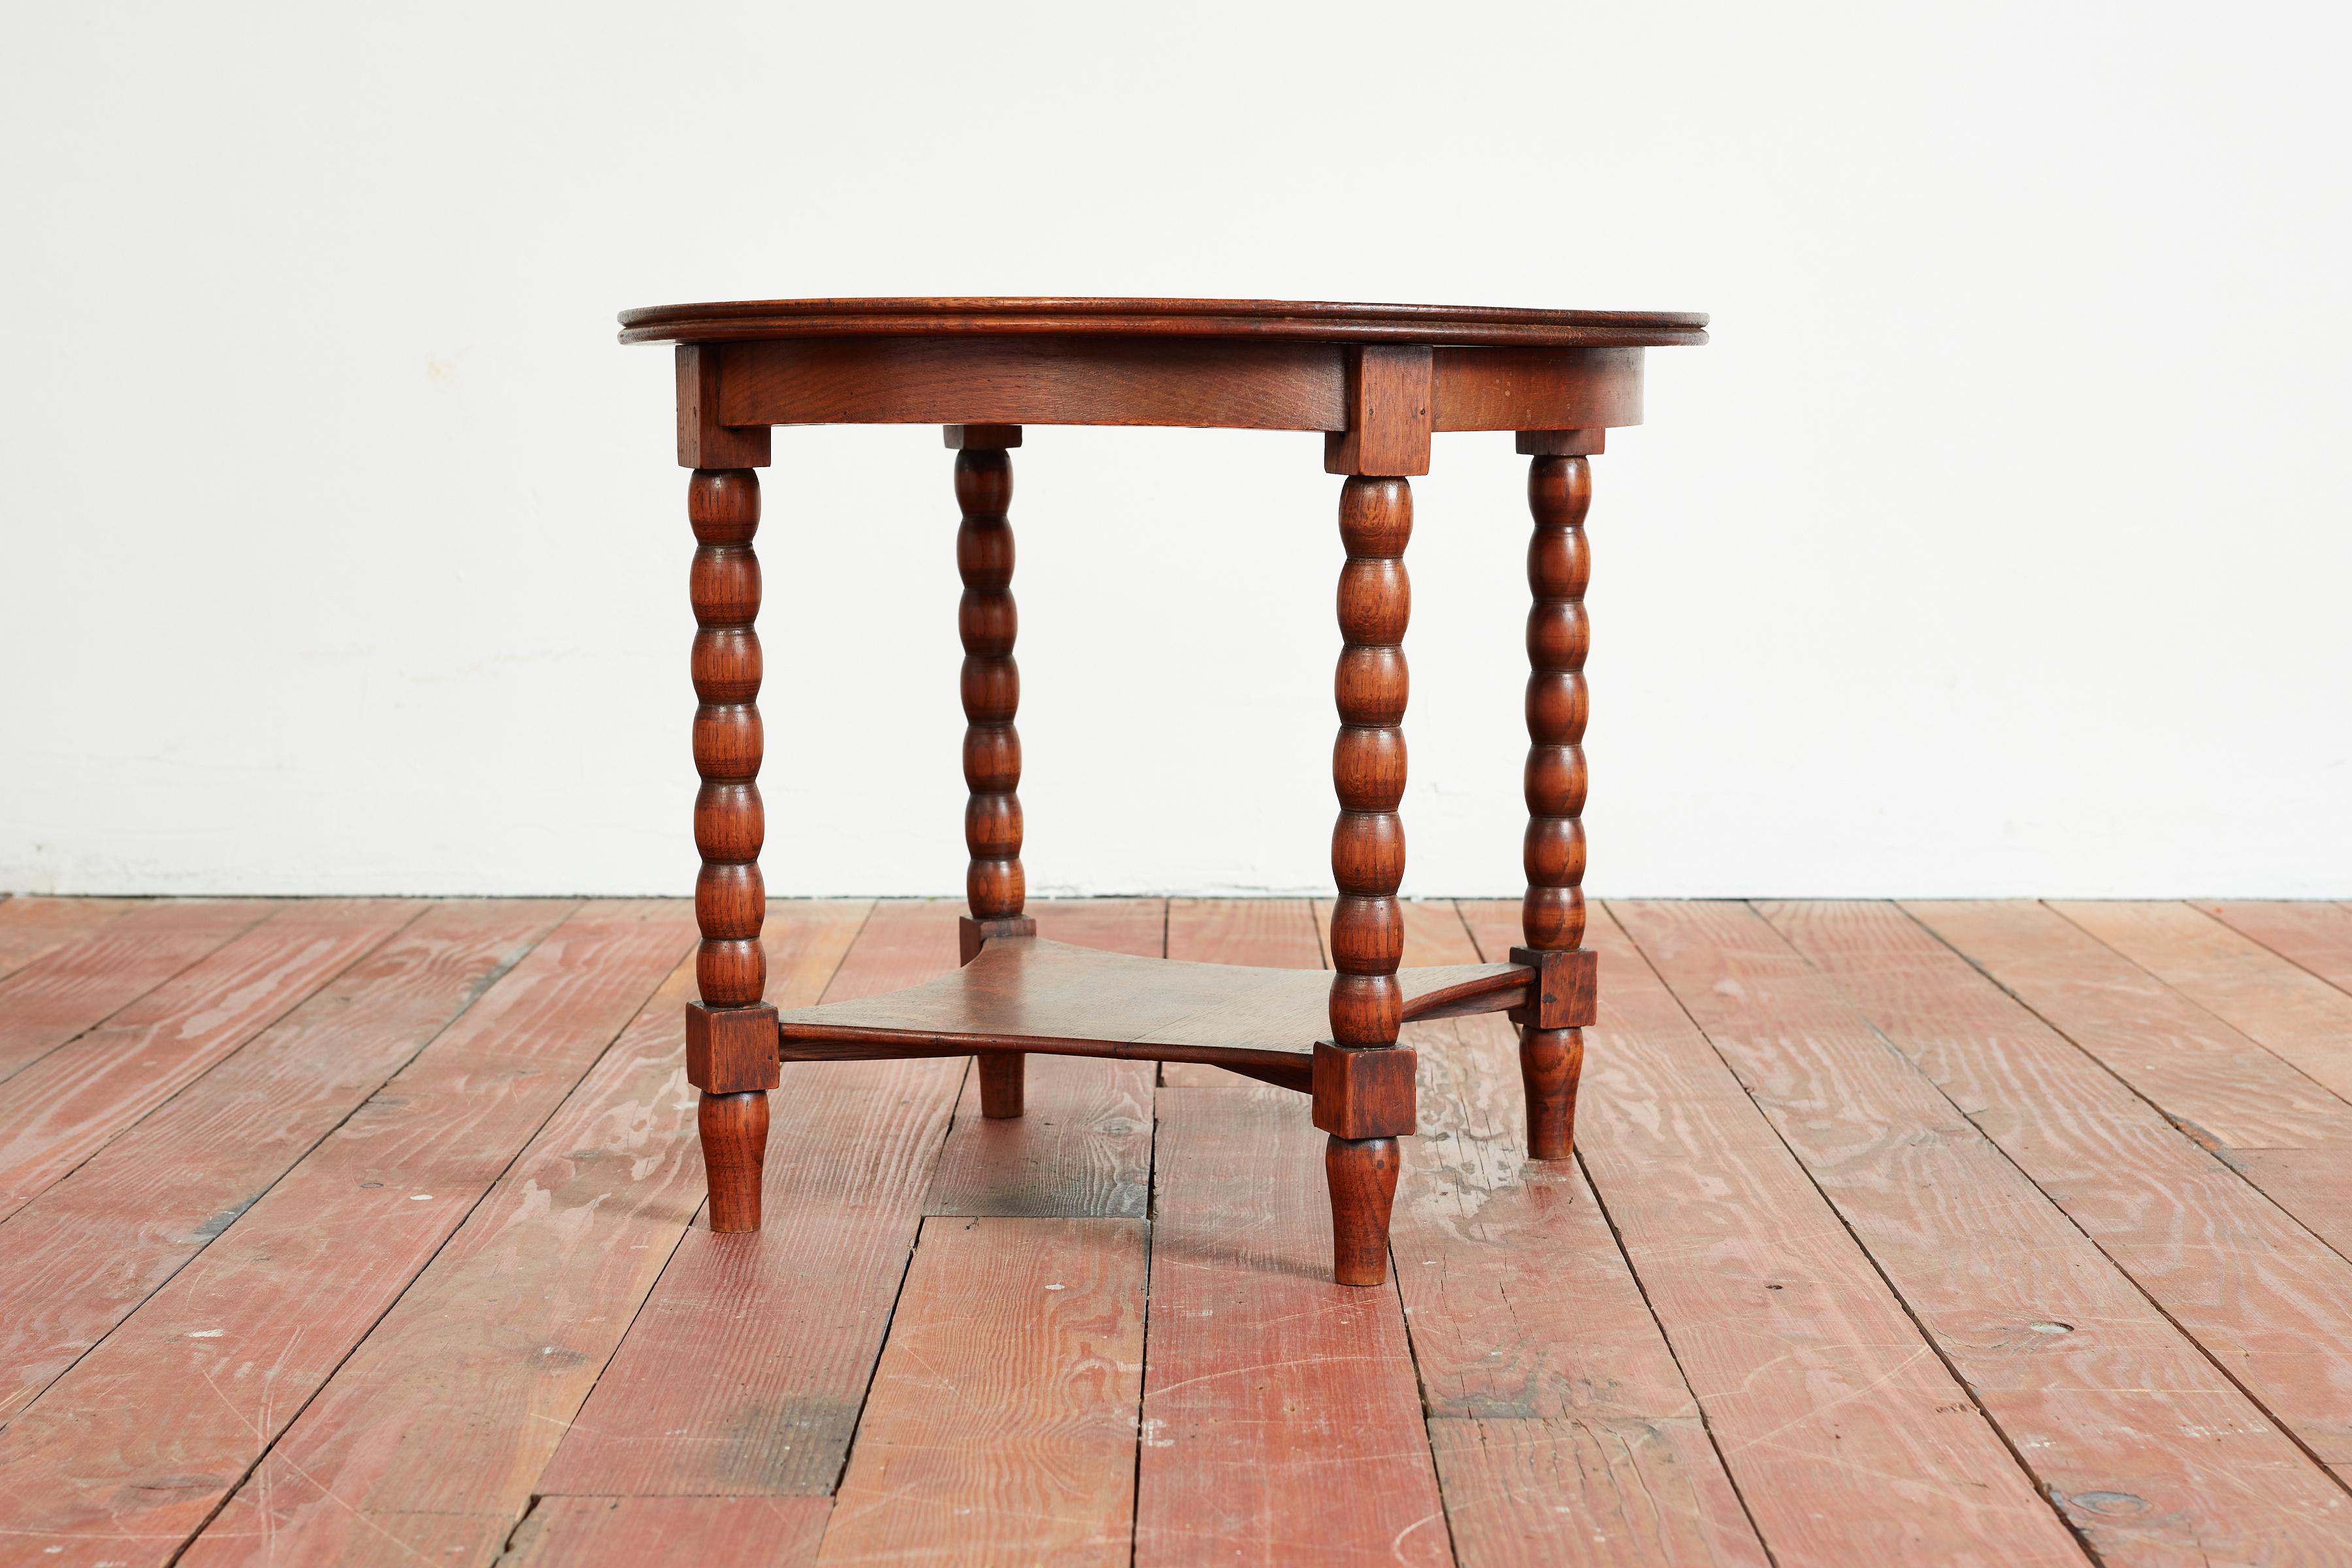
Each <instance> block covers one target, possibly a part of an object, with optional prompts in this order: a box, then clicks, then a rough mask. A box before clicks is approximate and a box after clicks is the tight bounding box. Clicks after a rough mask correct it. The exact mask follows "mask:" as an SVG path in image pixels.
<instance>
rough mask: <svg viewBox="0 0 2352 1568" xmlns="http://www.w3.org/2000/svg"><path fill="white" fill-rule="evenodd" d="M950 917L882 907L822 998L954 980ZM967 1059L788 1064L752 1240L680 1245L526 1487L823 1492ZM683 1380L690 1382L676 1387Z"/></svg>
mask: <svg viewBox="0 0 2352 1568" xmlns="http://www.w3.org/2000/svg"><path fill="white" fill-rule="evenodd" d="M960 913H961V900H958V901H956V902H949V901H947V900H926V901H922V902H884V903H879V904H877V905H876V906H875V907H874V910H873V913H872V914H871V915H870V916H869V917H868V918H867V920H866V924H865V926H864V927H863V929H862V930H861V931H859V933H858V936H857V940H856V943H855V945H854V946H853V947H852V948H851V950H850V952H849V955H848V957H847V958H846V959H845V960H844V962H843V963H842V966H841V968H840V969H839V970H838V971H837V972H836V973H835V975H834V977H833V980H832V983H831V984H830V985H829V986H828V987H827V989H826V991H825V996H826V997H827V999H829V1000H841V999H845V998H847V997H852V996H860V995H872V994H875V993H877V992H881V991H888V990H893V989H896V988H897V987H898V986H901V985H909V984H915V983H916V982H918V981H920V980H923V979H925V978H927V977H929V976H930V975H934V974H940V973H946V972H947V971H949V970H950V969H952V968H954V967H955V963H956V927H955V922H956V919H957V916H958V915H959V914H960ZM969 1065H970V1064H969V1060H968V1058H961V1057H958V1058H932V1059H929V1060H919V1061H898V1062H793V1063H789V1064H787V1065H786V1068H785V1072H784V1079H783V1084H782V1088H781V1089H778V1091H777V1092H776V1094H775V1095H774V1096H773V1100H774V1104H775V1110H774V1121H773V1123H772V1130H771V1131H770V1134H769V1144H768V1148H769V1157H768V1170H767V1191H766V1195H765V1199H764V1208H765V1214H766V1217H765V1221H764V1224H763V1226H762V1228H761V1229H760V1230H758V1231H756V1232H752V1233H750V1234H746V1235H732V1236H719V1235H713V1234H712V1233H711V1232H709V1231H708V1230H705V1229H703V1228H702V1227H701V1226H696V1227H695V1228H694V1229H693V1230H691V1231H689V1232H688V1233H687V1235H686V1237H684V1238H683V1240H682V1241H681V1243H680V1245H679V1246H678V1248H677V1252H676V1253H675V1254H674V1255H673V1256H672V1257H671V1258H670V1261H669V1266H668V1267H667V1268H666V1269H665V1270H664V1271H663V1273H662V1277H661V1279H660V1281H659V1283H657V1284H656V1286H655V1287H654V1289H653V1291H652V1293H651V1294H650V1295H649V1296H648V1297H647V1299H646V1303H645V1306H644V1309H643V1310H641V1311H640V1312H639V1313H638V1315H637V1318H636V1321H635V1323H634V1324H633V1325H631V1327H630V1331H629V1334H628V1337H627V1339H626V1340H625V1341H624V1342H623V1343H622V1345H621V1348H620V1350H619V1352H617V1353H616V1354H615V1355H614V1358H613V1361H612V1364H611V1365H610V1366H609V1367H608V1368H607V1369H606V1370H605V1373H604V1376H603V1378H602V1379H601V1380H599V1382H598V1384H597V1385H596V1390H595V1392H594V1393H593V1394H592V1395H591V1396H590V1397H589V1399H588V1402H587V1404H586V1405H585V1406H584V1407H583V1409H582V1411H581V1413H580V1415H579V1417H578V1419H577V1420H576V1421H575V1422H574V1424H573V1426H572V1429H571V1430H570V1431H569V1432H567V1433H566V1434H565V1435H564V1439H563V1442H562V1446H561V1447H559V1448H558V1449H557V1450H556V1454H555V1457H554V1458H553V1460H552V1461H551V1463H550V1464H549V1466H548V1468H547V1473H546V1475H545V1477H544V1478H543V1479H541V1483H540V1489H541V1491H542V1492H544V1493H547V1494H549V1495H553V1496H563V1495H572V1496H580V1495H586V1496H614V1495H624V1496H672V1497H686V1496H698V1495H710V1496H726V1497H762V1496H786V1495H794V1494H798V1495H805V1496H814V1495H817V1494H820V1493H824V1492H826V1491H828V1490H830V1489H831V1488H832V1487H833V1485H834V1483H835V1480H837V1479H839V1477H840V1475H841V1468H842V1462H843V1458H844V1457H845V1455H846V1454H847V1452H848V1449H849V1443H850V1439H851V1437H852V1436H853V1435H854V1434H855V1432H856V1426H857V1413H858V1410H859V1408H860V1406H861V1405H862V1404H863V1402H864V1398H865V1392H866V1384H867V1383H868V1382H869V1381H870V1380H871V1377H872V1374H873V1370H874V1363H875V1360H876V1358H877V1356H878V1355H879V1354H880V1352H881V1349H882V1337H883V1334H884V1331H886V1330H887V1327H888V1325H889V1321H890V1310H891V1306H892V1304H893V1303H894V1302H895V1301H896V1300H897V1299H898V1287H899V1284H900V1282H901V1280H902V1279H904V1278H905V1275H906V1269H907V1259H908V1254H909V1253H910V1252H911V1251H912V1250H913V1248H914V1245H915V1235H916V1231H917V1229H918V1227H919V1226H920V1224H921V1220H922V1205H923V1198H924V1194H926V1193H927V1192H928V1191H929V1187H930V1181H931V1173H932V1172H933V1170H934V1169H935V1168H936V1163H937V1161H938V1158H939V1152H940V1143H941V1142H942V1140H943V1139H944V1137H945V1135H946V1132H947V1128H948V1121H949V1119H950V1114H951V1112H952V1111H953V1109H954V1106H955V1103H956V1099H957V1095H958V1092H959V1090H960V1089H961V1085H962V1081H963V1078H964V1073H965V1069H966V1068H967V1067H968V1066H969ZM780 1324H781V1325H788V1326H789V1329H788V1331H779V1329H778V1325H780ZM682 1367H684V1368H692V1369H693V1375H692V1376H688V1377H681V1376H680V1375H678V1372H679V1369H680V1368H682Z"/></svg>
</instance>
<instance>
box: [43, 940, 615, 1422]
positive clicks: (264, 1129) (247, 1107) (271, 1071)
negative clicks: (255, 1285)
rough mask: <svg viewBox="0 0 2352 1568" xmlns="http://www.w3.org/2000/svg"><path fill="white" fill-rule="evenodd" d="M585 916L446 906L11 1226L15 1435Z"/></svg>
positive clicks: (357, 966) (271, 1030) (208, 1076)
mask: <svg viewBox="0 0 2352 1568" xmlns="http://www.w3.org/2000/svg"><path fill="white" fill-rule="evenodd" d="M573 907H574V906H573V905H572V904H571V903H569V902H563V901H553V900H549V901H541V900H496V901H489V900H472V901H459V902H450V903H438V904H435V905H433V906H432V907H431V908H429V909H428V910H425V914H424V915H423V916H422V917H421V918H420V919H418V920H417V921H415V923H414V924H412V925H410V926H409V927H408V928H407V929H406V930H404V931H401V932H400V933H399V934H398V935H397V936H395V937H394V938H393V939H392V940H391V941H389V942H385V943H384V944H383V946H382V947H380V948H378V949H376V951H375V952H372V953H370V954H369V955H368V956H367V957H366V958H364V959H362V961H361V962H359V963H356V964H354V965H352V967H351V968H350V969H348V970H346V971H345V972H344V973H342V974H341V975H340V976H339V977H337V979H336V980H335V982H334V983H333V984H331V985H329V986H327V987H326V988H325V989H324V990H322V991H320V993H319V994H316V995H314V996H312V997H311V998H310V1000H309V1001H307V1002H305V1003H304V1004H303V1005H301V1006H299V1007H298V1008H296V1009H295V1010H294V1011H293V1012H292V1013H290V1014H289V1015H288V1016H286V1017H285V1018H284V1019H282V1020H280V1021H279V1022H278V1024H276V1025H274V1026H271V1027H270V1028H269V1029H268V1030H267V1031H265V1032H264V1033H263V1034H262V1035H261V1036H260V1037H257V1038H256V1039H255V1040H254V1041H253V1042H252V1043H251V1044H249V1045H247V1047H245V1048H244V1049H243V1050H241V1051H239V1052H237V1053H236V1055H234V1056H232V1057H230V1058H228V1059H227V1060H226V1061H225V1062H223V1063H222V1064H221V1065H220V1066H219V1067H217V1068H214V1069H213V1070H212V1071H211V1072H209V1073H207V1074H205V1076H204V1077H203V1078H202V1079H198V1080H197V1081H196V1082H195V1083H194V1084H193V1085H191V1086H190V1087H189V1088H188V1089H186V1090H185V1091H184V1092H183V1093H182V1094H180V1095H179V1096H178V1097H177V1098H175V1099H174V1100H172V1101H171V1102H170V1103H168V1104H166V1105H164V1106H163V1108H162V1109H160V1110H157V1111H156V1112H155V1113H154V1114H153V1115H152V1116H150V1117H148V1118H147V1120H146V1121H143V1122H142V1123H141V1124H140V1125H139V1126H137V1127H135V1128H133V1129H131V1131H128V1132H126V1133H124V1134H123V1135H122V1136H121V1137H120V1138H117V1139H116V1140H115V1141H114V1142H112V1143H110V1144H109V1145H108V1146H107V1147H106V1148H105V1149H104V1150H102V1151H100V1152H99V1153H98V1154H96V1155H95V1156H93V1157H92V1158H91V1159H90V1160H89V1163H87V1164H84V1165H83V1166H81V1167H80V1168H79V1170H77V1171H75V1172H74V1173H72V1174H71V1175H69V1176H68V1177H66V1178H65V1179H64V1180H63V1181H60V1182H59V1183H58V1184H56V1185H55V1186H53V1187H51V1188H49V1189H48V1190H47V1192H45V1193H43V1194H40V1196H38V1197H37V1198H36V1199H34V1200H33V1202H32V1203H30V1204H28V1205H26V1207H24V1208H23V1209H21V1210H19V1211H18V1212H17V1213H16V1215H14V1216H12V1217H11V1218H10V1219H9V1220H8V1221H7V1222H6V1223H5V1225H0V1424H5V1422H6V1421H7V1419H8V1417H9V1416H10V1415H13V1414H14V1413H15V1412H16V1410H18V1409H21V1408H22V1407H23V1406H24V1405H26V1404H27V1403H28V1402H30V1401H31V1400H32V1399H33V1398H34V1396H35V1395H37V1394H39V1392H40V1391H41V1390H42V1389H43V1388H45V1387H47V1385H48V1384H49V1383H50V1382H51V1381H52V1380H54V1379H55V1378H56V1377H57V1376H58V1373H62V1372H63V1371H64V1370H65V1369H66V1368H67V1367H68V1366H69V1365H70V1364H72V1363H73V1361H74V1359H75V1358H76V1357H78V1356H79V1355H80V1354H81V1353H82V1352H84V1351H87V1350H88V1349H89V1347H90V1346H91V1345H93V1344H95V1343H97V1342H98V1341H99V1340H100V1339H101V1338H103V1337H104V1336H105V1335H106V1334H107V1333H108V1332H109V1331H111V1330H112V1329H113V1327H114V1325H115V1324H116V1323H118V1322H120V1321H122V1318H123V1316H124V1315H125V1314H126V1313H128V1312H129V1311H130V1310H131V1309H132V1308H134V1307H136V1306H137V1305H138V1304H139V1303H140V1302H141V1301H142V1300H145V1299H146V1298H147V1297H148V1296H149V1295H150V1294H151V1293H152V1292H153V1291H154V1290H155V1289H157V1288H158V1287H159V1286H161V1285H162V1284H163V1281H164V1280H166V1279H170V1278H171V1277H172V1275H173V1273H175V1272H176V1271H177V1270H178V1269H179V1268H181V1266H182V1265H184V1263H186V1261H187V1260H188V1259H189V1258H193V1257H194V1256H195V1255H196V1253H197V1252H199V1251H201V1250H202V1249H203V1248H204V1247H205V1246H206V1245H207V1244H208V1243H210V1242H211V1240H212V1239H213V1238H214V1237H216V1236H218V1235H219V1234H220V1233H221V1232H222V1231H223V1230H224V1229H225V1228H226V1227H227V1226H228V1225H229V1224H230V1223H231V1222H232V1221H234V1220H235V1219H236V1217H237V1215H241V1214H243V1213H244V1212H245V1211H246V1210H247V1208H248V1207H250V1206H251V1205H253V1203H254V1202H255V1200H257V1198H259V1197H260V1195H261V1194H263V1193H264V1192H265V1191H267V1190H268V1187H269V1186H270V1184H272V1183H274V1182H276V1181H277V1180H278V1177H279V1176H281V1175H283V1174H284V1173H286V1171H287V1170H288V1168H289V1167H290V1166H291V1165H293V1164H294V1163H295V1162H296V1161H298V1160H299V1159H301V1158H302V1156H303V1155H304V1154H306V1153H307V1152H310V1148H311V1147H312V1146H313V1145H314V1144H316V1143H317V1142H318V1141H319V1140H320V1138H323V1137H325V1136H326V1135H327V1134H328V1133H329V1132H330V1131H333V1129H334V1128H335V1127H336V1126H337V1125H338V1124H340V1123H341V1121H343V1119H344V1118H345V1117H347V1116H349V1115H350V1114H351V1113H352V1110H354V1109H356V1108H357V1107H358V1106H359V1104H360V1103H361V1102H362V1100H365V1099H366V1098H367V1097H368V1096H369V1095H370V1094H373V1092H375V1090H376V1089H378V1088H379V1087H380V1086H381V1085H382V1084H383V1081H384V1079H387V1078H389V1077H391V1076H392V1075H393V1074H394V1073H395V1072H397V1071H399V1070H400V1068H402V1067H404V1066H405V1065H406V1064H407V1062H408V1061H409V1060H410V1059H411V1058H414V1057H415V1054H416V1053H417V1052H418V1051H419V1050H421V1049H423V1048H424V1047H425V1044H426V1043H427V1042H428V1041H430V1040H431V1039H432V1038H433V1037H435V1036H436V1035H437V1034H438V1033H439V1032H440V1031H441V1030H442V1029H443V1028H445V1027H446V1026H448V1024H449V1023H450V1022H451V1021H452V1020H453V1019H455V1018H456V1017H457V1016H458V1015H459V1014H460V1013H462V1012H463V1011H464V1010H465V1009H466V1007H467V1005H470V1004H471V1003H472V1002H473V1001H474V1000H475V999H476V998H477V997H478V996H479V995H480V994H482V992H483V991H484V990H485V989H486V988H487V987H488V985H489V984H492V983H493V982H495V981H496V980H497V979H498V977H499V975H501V974H503V973H506V971H507V970H509V969H510V968H512V967H513V966H514V964H515V963H517V962H518V961H520V959H521V958H522V956H523V955H524V953H526V952H529V951H530V947H531V946H532V944H533V943H535V942H538V941H539V940H540V939H541V937H543V936H544V935H546V933H547V931H548V930H549V929H550V928H551V926H553V925H554V924H555V923H556V922H557V921H559V920H561V919H562V917H563V916H564V915H565V914H567V913H568V912H570V910H572V908H573Z"/></svg>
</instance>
